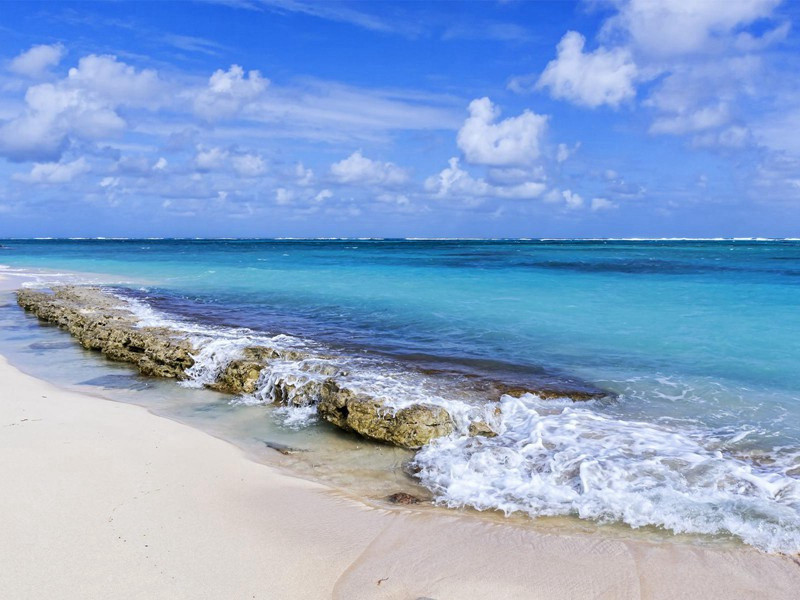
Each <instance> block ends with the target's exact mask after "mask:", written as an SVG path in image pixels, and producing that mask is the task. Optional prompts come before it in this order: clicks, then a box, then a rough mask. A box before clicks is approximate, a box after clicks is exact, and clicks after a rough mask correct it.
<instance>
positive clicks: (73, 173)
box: [14, 157, 91, 183]
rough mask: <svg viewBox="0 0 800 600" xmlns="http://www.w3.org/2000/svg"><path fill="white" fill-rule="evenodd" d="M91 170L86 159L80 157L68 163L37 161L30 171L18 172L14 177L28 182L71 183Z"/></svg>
mask: <svg viewBox="0 0 800 600" xmlns="http://www.w3.org/2000/svg"><path fill="white" fill-rule="evenodd" d="M90 170H91V167H90V166H89V163H87V162H86V159H85V158H84V157H80V158H78V159H77V160H73V161H72V162H68V163H61V162H58V163H56V162H50V163H36V164H35V165H33V168H32V169H31V172H30V173H28V174H25V175H21V174H17V175H15V176H14V179H16V180H18V181H24V182H27V183H69V182H70V181H72V180H73V179H75V178H76V177H78V176H80V175H83V174H84V173H88V172H89V171H90Z"/></svg>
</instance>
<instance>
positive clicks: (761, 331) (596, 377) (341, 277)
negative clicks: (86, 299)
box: [0, 240, 800, 552]
mask: <svg viewBox="0 0 800 600" xmlns="http://www.w3.org/2000/svg"><path fill="white" fill-rule="evenodd" d="M0 244H2V245H3V246H4V248H3V249H0V264H3V265H7V266H8V267H9V268H10V269H16V270H30V269H45V268H46V269H56V270H61V271H64V272H67V271H69V272H80V273H87V272H90V273H103V274H104V276H102V277H100V278H99V280H100V281H101V282H103V283H114V284H117V286H118V287H117V291H118V292H120V293H122V294H124V295H125V296H126V297H129V298H133V299H134V301H135V302H137V303H140V304H137V305H139V306H140V308H141V307H142V306H143V307H145V308H148V309H153V310H155V311H156V314H158V315H159V318H162V319H164V318H166V319H175V320H176V321H177V322H181V323H184V324H186V323H194V324H199V325H202V326H203V327H206V328H208V331H210V332H212V334H213V332H218V333H219V334H220V335H223V337H224V336H228V337H232V336H235V335H237V332H241V331H242V328H247V331H248V332H251V333H254V334H258V335H269V336H274V335H277V334H286V335H288V336H291V338H292V339H297V340H308V341H311V342H313V343H315V344H320V345H323V346H325V347H327V348H332V349H334V350H335V351H336V352H337V353H338V354H340V355H341V356H343V357H353V360H362V359H366V360H372V359H374V360H376V361H379V362H378V363H376V364H380V365H383V366H382V367H381V368H384V367H385V368H386V369H390V371H391V373H393V374H395V375H392V376H391V377H387V380H388V379H391V378H392V377H394V379H392V381H395V382H396V381H397V380H398V377H399V376H397V375H396V374H397V373H399V372H401V371H403V369H404V368H405V367H407V368H408V372H409V373H414V372H415V369H417V370H418V369H420V368H424V367H436V368H438V369H444V370H445V371H451V370H452V371H453V372H454V373H459V374H464V373H467V374H477V375H480V376H485V377H487V378H491V379H492V380H495V381H504V382H508V383H510V384H515V385H527V386H530V387H531V388H532V389H536V388H537V387H542V386H545V387H546V386H551V387H552V386H554V387H556V388H564V389H574V388H578V389H601V390H604V391H607V392H608V397H607V398H605V399H602V400H597V401H592V402H589V403H584V404H573V403H571V402H567V401H561V400H550V401H542V400H540V399H539V398H537V397H535V396H530V395H528V396H524V397H523V398H520V399H514V398H510V397H507V396H506V397H503V398H502V399H500V403H499V405H497V406H499V408H500V411H499V416H498V422H497V423H495V425H496V427H497V428H498V429H500V432H501V435H500V436H498V437H497V438H493V439H491V440H485V439H475V438H469V437H468V436H462V435H455V436H453V438H451V439H448V440H442V441H440V442H437V443H435V444H432V445H430V446H429V447H426V448H425V449H423V450H422V451H421V452H420V453H419V454H418V455H417V457H416V459H415V461H416V466H417V467H418V469H419V474H418V477H419V480H420V481H421V482H422V483H423V484H424V485H425V486H426V487H428V488H429V489H430V490H431V491H432V492H433V494H434V496H435V497H436V498H437V499H438V500H439V501H440V502H442V503H443V504H449V505H452V506H462V505H466V506H473V507H476V508H479V509H498V510H504V511H507V512H527V513H529V514H531V515H532V516H538V515H561V514H573V515H578V516H580V517H583V518H587V519H593V520H599V521H622V522H625V523H628V524H630V525H632V526H635V527H638V526H644V525H654V526H659V527H664V528H666V529H670V530H673V531H688V532H699V533H714V534H719V533H722V534H724V533H729V534H733V535H735V536H737V537H739V538H741V539H743V540H744V541H746V542H748V543H751V544H753V545H756V546H758V547H760V548H763V549H768V550H783V551H791V552H797V551H798V550H800V483H798V477H800V404H799V402H800V369H798V366H800V343H799V342H798V341H797V337H798V333H800V311H798V305H799V304H800V242H796V241H730V240H722V241H518V240H507V241H399V240H394V241H393V240H313V241H311V240H309V241H299V240H278V241H266V240H265V241H254V240H203V241H200V240H198V241H195V240H192V241H189V240H72V241H61V240H39V241H22V240H6V241H0ZM120 282H128V283H127V284H125V285H121V286H120V285H119V283H120ZM143 315H144V313H143ZM144 316H147V315H144ZM151 316H152V315H151ZM229 350H230V349H229ZM223 358H224V357H223ZM219 359H220V357H219V356H217V357H216V358H215V360H219ZM381 361H382V362H381ZM353 364H361V363H353ZM387 365H388V366H387ZM364 372H365V373H367V374H372V373H373V371H370V370H367V371H364ZM388 372H389V371H387V373H388ZM365 376H366V375H365ZM370 376H371V375H370ZM414 388H415V384H414V380H413V378H411V379H409V377H405V378H404V379H403V385H402V386H395V387H387V388H386V393H387V394H388V395H391V396H392V397H393V400H395V401H398V402H402V398H398V396H400V395H402V394H406V393H408V394H413V393H414V391H413V390H414ZM425 389H427V388H425V386H424V385H421V384H420V385H419V386H417V388H416V392H419V390H423V392H424V390H425ZM417 399H418V398H417ZM497 400H498V398H494V397H492V398H489V397H487V398H485V401H486V402H495V401H497ZM432 401H434V402H443V403H445V404H448V403H449V404H448V406H451V408H452V407H453V406H454V404H455V403H458V402H461V401H463V399H459V398H455V397H449V396H448V395H447V393H445V392H442V391H441V390H438V391H437V394H436V397H435V398H432ZM472 401H474V399H472ZM492 406H495V405H494V404H493V405H492ZM454 410H456V411H457V408H456V409H454ZM295 417H296V419H295V420H294V421H292V423H293V426H302V425H304V424H305V423H304V422H303V415H295ZM308 426H309V427H314V426H315V425H314V424H313V423H311V420H310V419H309V423H308Z"/></svg>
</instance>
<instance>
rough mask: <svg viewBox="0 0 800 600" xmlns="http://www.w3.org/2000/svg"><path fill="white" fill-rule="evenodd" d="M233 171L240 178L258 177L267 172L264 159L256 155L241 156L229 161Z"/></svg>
mask: <svg viewBox="0 0 800 600" xmlns="http://www.w3.org/2000/svg"><path fill="white" fill-rule="evenodd" d="M231 164H232V165H233V170H234V171H236V173H237V174H238V175H240V176H242V177H259V176H260V175H263V174H264V173H265V172H266V171H267V165H266V163H265V162H264V159H263V158H261V157H260V156H259V155H257V154H241V155H238V156H234V157H233V158H232V159H231Z"/></svg>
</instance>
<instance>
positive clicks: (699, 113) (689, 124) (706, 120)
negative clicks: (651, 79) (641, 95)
mask: <svg viewBox="0 0 800 600" xmlns="http://www.w3.org/2000/svg"><path fill="white" fill-rule="evenodd" d="M729 115H730V111H729V108H728V105H727V104H726V103H725V102H719V103H717V104H715V105H713V106H702V107H699V108H696V109H693V110H687V111H685V112H682V113H681V114H678V115H674V116H664V117H658V118H657V119H656V120H655V121H653V124H652V125H651V126H650V133H671V134H681V133H687V132H692V131H702V130H704V129H711V128H714V127H719V126H720V125H723V124H724V123H726V122H727V121H728V119H729Z"/></svg>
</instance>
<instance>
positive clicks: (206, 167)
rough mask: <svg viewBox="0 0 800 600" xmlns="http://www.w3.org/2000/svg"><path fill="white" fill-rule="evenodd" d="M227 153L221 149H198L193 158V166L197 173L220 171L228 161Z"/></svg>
mask: <svg viewBox="0 0 800 600" xmlns="http://www.w3.org/2000/svg"><path fill="white" fill-rule="evenodd" d="M228 155H229V152H228V151H227V150H224V149H223V148H218V147H214V148H209V149H207V150H205V149H202V148H201V149H198V151H197V155H196V156H195V157H194V166H195V168H196V169H197V170H198V171H215V170H217V169H221V168H222V167H223V165H224V164H225V161H227V160H228Z"/></svg>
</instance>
